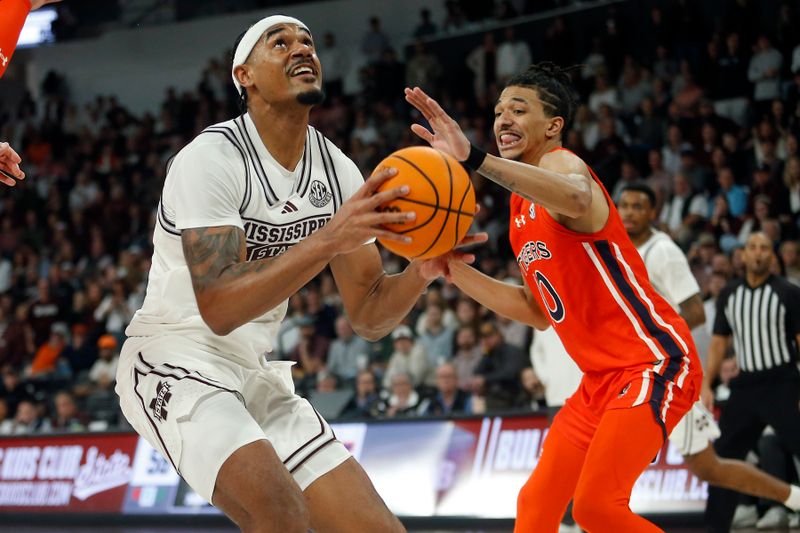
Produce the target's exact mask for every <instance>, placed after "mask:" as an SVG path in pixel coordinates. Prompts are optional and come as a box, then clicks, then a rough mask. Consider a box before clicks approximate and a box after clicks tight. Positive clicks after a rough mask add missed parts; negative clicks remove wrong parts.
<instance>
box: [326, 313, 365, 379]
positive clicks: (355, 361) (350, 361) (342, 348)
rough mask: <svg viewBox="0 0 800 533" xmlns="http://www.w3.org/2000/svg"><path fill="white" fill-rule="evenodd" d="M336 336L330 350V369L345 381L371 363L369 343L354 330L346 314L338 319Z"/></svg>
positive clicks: (352, 377) (353, 377)
mask: <svg viewBox="0 0 800 533" xmlns="http://www.w3.org/2000/svg"><path fill="white" fill-rule="evenodd" d="M336 337H337V338H336V340H334V341H333V342H332V343H331V345H330V348H329V350H328V370H329V371H330V372H333V373H334V374H335V375H336V376H337V377H339V378H341V379H342V380H344V381H352V380H353V379H355V377H356V374H357V373H358V371H359V370H363V369H365V368H366V367H367V364H368V363H369V353H370V348H369V344H367V341H365V340H364V339H362V338H361V337H359V336H358V335H356V334H355V333H354V332H353V328H352V327H351V326H350V322H349V321H348V320H347V317H346V316H340V317H339V318H337V319H336Z"/></svg>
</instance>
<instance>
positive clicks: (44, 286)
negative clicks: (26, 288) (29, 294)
mask: <svg viewBox="0 0 800 533" xmlns="http://www.w3.org/2000/svg"><path fill="white" fill-rule="evenodd" d="M36 290H37V294H38V297H37V298H36V300H35V301H34V302H33V303H32V304H31V307H30V323H31V326H32V327H33V334H34V339H33V340H34V342H35V343H36V345H37V346H38V345H41V344H42V343H43V342H45V341H46V340H47V337H48V336H49V335H50V331H51V327H52V326H53V324H55V323H56V322H57V321H58V320H59V319H60V318H62V311H61V308H60V306H59V303H58V302H57V301H56V300H55V299H54V298H53V295H52V293H51V291H50V283H49V282H48V281H47V279H46V278H42V279H40V280H39V281H38V282H37V283H36Z"/></svg>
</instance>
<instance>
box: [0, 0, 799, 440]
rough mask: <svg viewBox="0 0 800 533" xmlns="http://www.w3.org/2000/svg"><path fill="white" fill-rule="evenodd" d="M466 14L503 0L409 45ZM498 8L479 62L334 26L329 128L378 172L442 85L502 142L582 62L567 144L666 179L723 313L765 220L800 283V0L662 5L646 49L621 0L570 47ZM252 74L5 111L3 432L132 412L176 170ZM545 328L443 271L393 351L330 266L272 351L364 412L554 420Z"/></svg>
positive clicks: (600, 169)
mask: <svg viewBox="0 0 800 533" xmlns="http://www.w3.org/2000/svg"><path fill="white" fill-rule="evenodd" d="M464 4H469V5H478V4H486V5H489V7H491V5H492V3H491V2H470V3H462V2H453V1H448V2H447V18H446V19H445V20H441V21H436V20H432V19H431V16H430V13H427V12H425V11H423V12H422V13H421V14H420V22H419V25H418V26H417V27H415V28H409V38H432V37H436V36H439V37H441V36H442V35H446V32H447V31H449V30H451V29H453V28H459V27H461V26H462V25H464V24H465V22H464V21H465V20H470V19H472V17H474V14H472V13H469V14H465V13H464V12H463V9H462V8H463V5H464ZM496 4H497V5H496V6H495V8H494V10H490V11H489V16H491V15H492V13H494V16H495V17H496V18H497V19H498V20H503V21H504V22H507V23H508V27H507V28H504V29H501V30H498V31H492V32H488V33H485V34H484V35H476V36H475V43H476V46H475V48H474V51H473V52H472V53H470V54H468V55H467V56H466V57H462V58H461V60H462V61H463V62H464V64H463V65H458V66H454V65H451V64H449V63H448V62H445V61H443V60H441V59H440V58H439V57H437V55H436V54H435V53H433V52H431V51H430V49H431V48H432V47H429V46H427V45H426V44H423V42H422V41H417V42H416V44H414V45H412V46H410V47H409V48H408V50H404V49H398V48H396V47H394V46H393V43H391V42H390V40H389V39H388V38H387V37H386V36H385V34H384V33H383V32H382V30H381V21H380V19H379V18H377V17H374V18H372V19H371V20H370V21H369V27H368V28H367V29H366V30H365V33H364V36H363V39H362V44H361V49H360V50H357V51H356V50H352V51H350V50H343V49H340V48H338V47H337V44H336V35H335V34H334V33H329V34H325V32H320V33H321V34H320V35H317V42H318V48H319V55H320V58H321V61H322V63H323V68H324V69H325V73H326V75H327V78H326V91H327V93H328V98H327V100H326V102H325V103H324V104H323V105H321V106H319V107H318V108H316V109H314V110H313V111H312V117H311V122H312V124H313V125H315V126H316V127H317V128H318V129H320V130H321V131H322V132H323V133H324V134H325V135H326V136H328V137H329V138H330V139H331V140H332V141H334V143H335V144H337V145H338V146H340V147H342V149H343V150H344V152H345V153H346V154H348V155H350V157H351V158H352V159H353V160H354V161H355V162H356V163H357V165H358V166H359V168H360V169H361V170H362V171H363V173H364V175H365V176H367V175H369V173H370V172H371V170H372V169H373V168H374V166H375V165H376V164H377V163H378V162H379V161H380V160H381V159H382V158H383V157H385V156H386V155H387V154H388V153H390V152H391V151H393V150H395V149H398V148H401V147H404V146H408V145H410V144H415V143H417V140H416V139H415V138H414V136H413V134H412V133H411V131H410V130H409V127H408V126H409V125H410V124H411V123H412V122H413V121H420V120H421V117H419V116H417V115H415V114H414V113H412V112H411V109H410V106H408V105H407V104H406V103H405V102H404V100H403V93H402V89H403V87H405V86H406V85H410V86H415V85H418V86H420V87H423V88H425V89H426V90H428V91H430V92H431V93H432V94H434V95H436V96H437V97H438V98H439V99H440V101H441V102H442V104H443V107H444V108H445V109H446V110H448V111H449V112H451V113H452V115H453V117H454V118H455V119H456V120H457V121H458V122H459V123H460V124H461V126H462V128H463V129H464V131H465V132H466V133H467V135H468V137H469V138H470V139H471V140H472V142H473V143H475V144H477V145H480V146H482V147H483V148H484V149H486V150H489V151H490V152H492V151H493V152H495V153H496V149H495V147H494V146H493V138H492V135H491V124H492V120H493V109H492V108H493V105H492V103H493V102H494V101H495V100H496V99H497V96H498V95H499V92H500V90H502V87H503V83H504V81H505V80H506V79H507V78H508V77H509V76H511V75H512V74H514V73H516V72H517V71H519V70H521V69H524V68H525V66H526V65H527V64H529V63H530V62H531V60H532V58H536V59H537V60H538V59H549V60H553V61H556V62H557V63H559V64H561V65H572V64H580V65H581V67H580V68H576V69H574V70H572V71H571V74H572V76H573V80H574V82H575V86H576V88H577V91H578V93H579V96H580V102H581V105H580V107H579V108H578V110H577V113H576V117H575V123H574V126H573V128H572V129H571V130H570V131H569V132H568V133H567V134H566V141H565V145H566V146H567V147H568V148H570V149H571V150H573V151H575V152H576V153H577V154H579V155H580V156H581V157H583V158H584V159H585V160H586V161H587V162H588V163H589V164H591V165H592V167H593V169H594V170H595V172H596V173H597V174H598V176H600V178H601V179H602V180H603V183H604V185H605V187H606V188H607V189H608V190H609V192H610V193H611V194H612V196H614V197H615V198H616V197H617V195H618V194H619V193H620V191H621V190H622V188H623V187H624V186H625V185H627V184H629V183H634V182H639V181H644V182H646V183H647V184H649V185H650V186H651V187H652V188H653V189H654V190H655V191H656V194H657V199H658V209H659V212H660V216H659V219H658V220H657V221H656V224H657V225H658V226H659V227H660V228H661V229H663V230H664V231H666V232H668V233H669V234H670V235H671V236H672V238H673V239H674V240H675V241H676V242H677V243H678V244H679V245H680V246H681V247H682V248H683V249H684V250H685V252H686V253H687V255H688V257H689V260H690V264H691V267H692V271H693V273H694V274H695V276H696V277H697V279H698V282H699V284H700V287H701V290H702V293H703V296H704V298H706V299H707V304H706V310H707V313H713V309H714V307H713V302H714V299H715V298H716V296H717V295H718V294H719V292H720V290H721V289H722V288H723V287H724V285H725V284H726V283H727V282H728V281H729V280H731V279H732V278H734V277H736V276H739V275H741V274H742V272H743V266H742V262H741V247H742V243H743V242H744V239H746V237H747V236H748V235H749V234H750V233H752V232H754V231H764V232H766V233H767V234H768V235H769V236H770V237H772V239H773V240H774V242H775V243H776V258H777V259H776V262H775V266H774V269H775V271H776V272H778V273H780V274H782V275H784V276H786V277H788V278H789V279H790V280H791V281H793V282H794V283H797V284H800V249H799V247H800V241H798V236H800V226H799V225H798V222H799V221H800V216H799V215H800V153H799V152H798V140H799V139H800V32H798V31H797V30H798V29H800V24H798V21H799V20H800V19H798V13H796V12H795V11H793V8H792V6H791V5H790V4H786V5H785V7H783V8H782V9H781V11H780V17H779V18H778V19H777V20H771V21H769V24H770V25H769V26H764V27H758V25H754V24H753V23H752V21H753V20H757V17H756V18H753V16H752V13H751V12H750V11H748V9H751V8H753V5H754V3H753V2H733V1H731V2H728V3H727V4H726V5H727V6H728V7H727V11H726V12H725V16H724V17H722V18H721V19H720V20H721V21H722V22H720V20H718V21H714V20H706V19H705V18H703V17H702V15H701V14H700V13H699V12H698V11H697V10H696V6H695V3H694V2H691V1H670V2H663V3H655V2H651V3H649V4H652V7H651V9H650V10H649V12H648V17H647V19H646V20H640V21H638V22H637V24H639V25H643V26H644V28H643V33H644V34H646V35H647V36H648V39H647V40H646V41H645V42H643V41H642V40H637V41H635V42H632V41H631V39H632V37H631V36H626V34H625V33H624V32H623V31H621V28H623V27H625V26H626V24H625V23H624V21H622V20H620V19H619V14H618V12H617V11H616V10H615V9H614V8H613V6H612V7H610V8H607V12H606V16H605V18H604V20H603V23H602V25H601V26H600V27H598V28H597V31H596V32H595V34H594V35H595V37H594V39H593V40H592V41H591V43H590V47H589V48H588V49H578V47H576V46H575V45H574V44H573V43H572V42H571V41H570V38H569V32H568V31H567V30H568V28H569V24H570V20H571V19H570V17H569V16H563V17H556V18H554V19H552V20H551V21H550V23H549V27H548V29H547V31H546V33H545V41H546V43H547V46H546V48H545V49H543V50H533V49H532V48H531V44H530V42H529V41H528V40H527V37H528V36H527V35H526V34H525V33H524V32H522V31H520V29H519V28H516V29H515V27H514V21H515V17H516V16H517V15H518V13H516V12H515V10H514V7H513V4H512V3H511V2H497V3H496ZM753 9H757V8H753ZM355 54H362V55H363V57H364V58H365V62H364V66H363V68H362V70H361V76H360V86H359V87H358V90H357V91H355V92H352V91H350V92H347V91H344V90H343V76H344V71H345V68H346V64H347V60H348V58H347V56H348V55H351V56H352V55H355ZM228 65H229V60H228V58H227V57H217V58H213V59H210V60H209V62H208V64H207V65H206V66H205V68H203V69H202V72H201V73H200V76H199V81H198V84H197V88H196V90H194V91H187V92H183V93H180V94H179V93H178V92H176V91H175V90H174V89H171V88H165V96H164V100H163V102H161V104H160V106H159V107H158V112H156V113H145V114H143V115H141V116H136V115H134V114H132V113H131V112H129V111H128V110H127V109H126V107H125V102H120V101H118V100H117V99H116V98H115V97H113V96H98V97H97V98H96V99H94V100H93V101H92V102H91V103H90V104H88V105H80V106H79V105H76V104H75V103H74V100H73V98H72V97H71V95H70V93H69V84H68V81H67V80H68V75H66V74H63V75H62V74H60V73H56V72H52V73H50V74H49V75H48V76H47V78H46V79H45V81H44V83H43V86H42V96H41V97H40V98H37V99H36V100H34V99H32V98H27V99H26V100H25V101H24V102H23V103H22V104H21V105H19V106H17V107H15V108H14V109H2V108H1V106H2V104H0V138H2V139H4V140H8V141H10V142H11V144H12V145H13V146H15V147H16V148H17V149H18V151H19V152H20V154H21V155H22V157H23V159H24V161H25V168H24V169H25V171H26V173H27V174H28V178H27V179H26V180H25V181H24V182H22V183H20V184H19V186H17V187H15V188H14V189H4V190H3V191H0V226H1V227H2V231H1V232H0V371H2V378H3V379H2V382H0V434H19V433H25V432H37V431H39V432H44V431H57V430H83V429H87V428H88V429H104V428H107V427H114V426H117V425H123V424H124V423H125V422H124V419H123V417H122V416H121V415H120V413H119V411H118V408H117V405H116V396H115V394H114V392H113V381H114V370H115V366H116V360H117V357H118V352H119V348H120V346H121V344H122V343H123V342H124V340H125V333H124V332H125V327H126V325H127V324H128V323H129V321H130V319H131V317H132V315H133V313H134V312H135V311H136V310H137V309H138V308H139V306H140V304H141V302H142V300H143V297H144V290H145V287H146V281H147V273H148V269H149V266H150V255H151V252H152V243H151V235H152V230H153V227H154V223H155V207H156V205H157V203H158V199H159V194H160V191H161V185H162V183H163V180H164V176H165V172H166V164H167V161H168V159H169V158H170V157H171V156H172V155H174V154H175V153H176V152H177V151H178V150H179V149H180V148H181V147H182V146H183V145H185V144H186V143H187V142H188V141H189V140H191V139H192V138H193V137H194V136H195V135H196V134H197V133H199V132H200V131H201V130H202V129H203V128H205V127H207V126H208V125H211V124H213V123H216V122H220V121H223V120H227V119H228V118H231V117H232V116H234V114H236V113H237V112H238V111H237V107H236V99H235V97H234V96H235V93H234V89H233V86H232V85H231V82H230V74H229V67H228ZM199 67H200V66H199ZM454 68H467V69H468V70H469V72H471V73H472V83H469V84H462V85H460V86H457V87H454V86H453V85H452V84H450V83H448V81H447V80H448V76H449V74H448V73H449V72H450V71H451V69H454ZM157 80H158V78H157V77H154V78H153V79H152V80H150V81H148V83H158V81H157ZM472 177H473V180H474V184H475V188H476V191H477V195H478V200H479V202H480V204H481V205H482V210H481V211H480V213H479V214H478V215H477V217H476V219H475V222H474V227H473V229H474V230H476V231H487V232H488V233H489V235H490V240H489V242H488V243H487V244H486V245H484V246H482V247H480V248H477V249H476V250H475V252H476V254H477V256H478V260H477V266H478V268H479V269H480V270H481V271H483V272H485V273H488V274H490V275H492V276H494V277H496V278H498V279H503V280H511V281H513V282H515V283H520V276H519V270H518V267H517V265H516V261H515V260H514V257H513V255H512V253H511V251H510V247H509V245H508V243H507V229H508V194H507V192H506V191H505V190H503V189H501V188H500V187H498V186H496V185H494V184H493V183H491V182H489V181H488V180H486V179H484V178H482V177H480V176H478V175H477V174H473V175H472ZM383 254H384V261H385V266H386V268H387V270H388V271H390V272H392V271H397V270H399V269H400V268H401V266H402V264H403V260H402V259H400V258H397V257H395V256H392V255H390V254H389V253H388V252H386V251H383ZM712 323H713V314H711V315H710V316H709V319H708V320H707V322H706V325H707V326H708V327H710V325H711V324H712ZM535 338H536V335H535V334H534V332H532V331H531V330H530V328H528V327H525V326H522V325H520V324H517V323H513V322H509V321H508V320H504V319H502V318H500V317H495V316H493V315H492V314H491V313H490V312H489V311H488V310H487V309H485V308H483V307H481V306H479V305H478V304H476V303H475V302H473V301H472V300H470V299H468V298H466V297H464V296H463V295H462V294H461V293H460V292H459V291H458V290H457V289H456V288H455V287H453V286H452V285H447V284H444V283H437V284H434V285H432V286H431V287H430V288H429V289H428V291H427V292H426V293H425V294H424V295H422V296H421V297H420V299H419V301H418V304H417V306H416V307H415V308H414V309H413V311H412V312H411V313H410V314H409V316H408V317H407V318H406V319H405V320H404V323H403V324H402V325H400V326H398V327H397V328H396V329H395V330H394V331H393V332H392V334H391V335H389V336H387V337H386V338H385V339H383V340H381V341H378V342H375V343H369V342H366V341H365V340H363V339H361V338H359V337H358V336H356V335H355V334H354V333H353V330H352V329H351V327H350V325H349V324H348V322H347V320H346V318H345V317H344V315H343V312H342V306H341V302H340V299H339V296H338V294H337V291H336V287H335V284H334V282H333V278H332V276H331V275H330V273H329V272H327V271H325V272H323V273H321V274H320V275H319V276H318V277H317V279H315V280H314V281H313V282H312V283H310V284H309V285H308V286H307V287H306V288H305V289H303V290H302V291H300V292H299V293H298V294H296V295H295V296H293V297H292V298H291V299H290V301H289V311H288V314H287V317H286V320H285V321H284V323H283V324H282V326H281V329H280V332H279V335H278V339H277V342H276V345H275V350H274V352H273V353H271V354H268V357H270V358H276V359H277V358H280V359H290V360H293V361H296V363H297V364H296V365H295V366H294V367H293V369H294V377H295V381H296V387H297V390H298V392H300V393H301V394H304V395H309V396H311V395H316V397H318V398H320V397H321V398H324V395H325V393H332V392H335V391H343V390H344V391H350V392H351V393H352V397H351V398H350V400H349V402H348V403H346V405H345V406H344V408H343V409H342V417H348V418H372V417H407V416H428V415H430V416H438V415H451V414H469V413H485V412H488V411H509V410H536V409H540V408H544V407H546V406H547V404H546V400H545V390H544V387H543V385H542V381H543V379H542V377H543V376H540V375H538V374H537V368H533V367H532V366H531V358H530V356H529V349H530V347H531V343H532V341H535ZM728 366H730V365H728ZM733 374H735V368H733V369H731V371H730V372H726V374H725V375H726V376H728V377H730V375H733Z"/></svg>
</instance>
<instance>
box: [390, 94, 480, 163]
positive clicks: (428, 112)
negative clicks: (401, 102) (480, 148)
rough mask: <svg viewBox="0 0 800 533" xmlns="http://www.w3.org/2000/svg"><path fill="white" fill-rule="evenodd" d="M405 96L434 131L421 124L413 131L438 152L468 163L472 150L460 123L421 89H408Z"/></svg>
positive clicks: (413, 128) (415, 126) (413, 126)
mask: <svg viewBox="0 0 800 533" xmlns="http://www.w3.org/2000/svg"><path fill="white" fill-rule="evenodd" d="M405 94H406V101H407V102H408V103H409V104H411V105H413V106H414V107H415V108H417V110H418V111H419V112H420V113H422V116H423V117H425V120H427V121H428V124H430V126H431V129H432V130H433V132H430V131H428V130H427V129H426V128H425V127H424V126H422V125H420V124H412V125H411V131H413V132H414V133H416V134H417V135H418V136H419V137H420V138H422V139H423V140H424V141H426V142H427V143H428V144H430V145H431V146H432V147H434V148H436V149H437V150H439V151H442V152H444V153H446V154H450V155H451V156H453V157H455V158H456V160H457V161H466V159H467V157H468V156H469V149H470V144H469V139H467V136H466V135H464V132H463V131H461V127H460V126H459V125H458V123H457V122H456V121H455V120H453V119H452V118H451V117H450V115H448V114H447V113H445V111H444V109H442V107H441V106H440V105H439V104H438V102H436V100H434V99H433V98H431V97H430V96H428V95H427V94H425V91H423V90H422V89H420V88H419V87H415V88H414V89H409V88H408V87H406V90H405Z"/></svg>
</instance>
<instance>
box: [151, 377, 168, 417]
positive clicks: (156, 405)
mask: <svg viewBox="0 0 800 533" xmlns="http://www.w3.org/2000/svg"><path fill="white" fill-rule="evenodd" d="M169 388H170V387H169V383H165V382H162V381H159V382H158V385H156V397H155V398H153V399H152V400H150V409H152V410H153V416H154V417H155V418H156V420H166V419H167V402H169V399H170V398H172V393H171V392H170V391H169Z"/></svg>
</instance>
